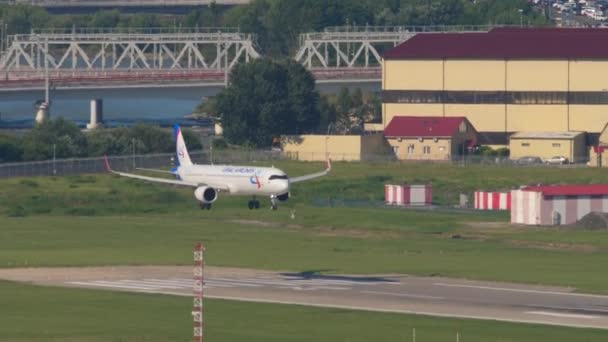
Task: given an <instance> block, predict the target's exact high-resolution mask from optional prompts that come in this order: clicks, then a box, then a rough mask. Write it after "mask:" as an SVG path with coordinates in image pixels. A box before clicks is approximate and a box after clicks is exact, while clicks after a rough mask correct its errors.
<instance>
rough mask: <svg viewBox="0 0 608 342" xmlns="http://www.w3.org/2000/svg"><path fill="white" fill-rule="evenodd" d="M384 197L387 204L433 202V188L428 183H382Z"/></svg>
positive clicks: (400, 204) (425, 203)
mask: <svg viewBox="0 0 608 342" xmlns="http://www.w3.org/2000/svg"><path fill="white" fill-rule="evenodd" d="M384 199H385V202H386V204H387V205H396V206H420V205H422V206H424V205H431V204H432V202H433V188H432V187H431V186H430V185H393V184H386V185H384Z"/></svg>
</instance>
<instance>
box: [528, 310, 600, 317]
mask: <svg viewBox="0 0 608 342" xmlns="http://www.w3.org/2000/svg"><path fill="white" fill-rule="evenodd" d="M525 313H527V314H531V315H543V316H553V317H563V318H583V319H596V318H598V317H597V316H591V315H582V314H568V313H559V312H550V311H526V312H525Z"/></svg>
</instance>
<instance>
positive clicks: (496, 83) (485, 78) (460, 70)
mask: <svg viewBox="0 0 608 342" xmlns="http://www.w3.org/2000/svg"><path fill="white" fill-rule="evenodd" d="M473 75H477V76H473ZM472 76H473V77H472ZM472 89H474V90H489V91H491V90H504V89H505V62H504V61H484V60H446V62H445V90H472Z"/></svg>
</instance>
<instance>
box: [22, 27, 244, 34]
mask: <svg viewBox="0 0 608 342" xmlns="http://www.w3.org/2000/svg"><path fill="white" fill-rule="evenodd" d="M239 32H240V30H239V28H238V27H228V26H227V27H219V26H217V27H211V26H209V27H177V26H175V27H60V28H43V29H33V30H32V31H31V34H111V33H134V34H162V33H169V34H171V33H239Z"/></svg>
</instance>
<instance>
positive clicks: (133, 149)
mask: <svg viewBox="0 0 608 342" xmlns="http://www.w3.org/2000/svg"><path fill="white" fill-rule="evenodd" d="M131 148H132V153H133V157H132V159H133V169H134V170H135V138H131Z"/></svg>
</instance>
